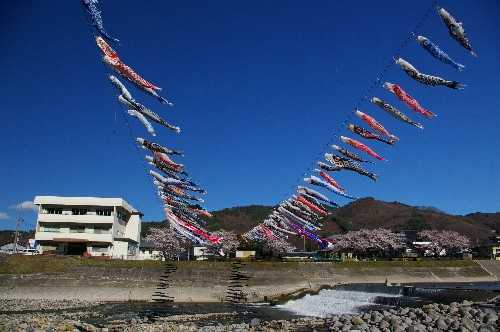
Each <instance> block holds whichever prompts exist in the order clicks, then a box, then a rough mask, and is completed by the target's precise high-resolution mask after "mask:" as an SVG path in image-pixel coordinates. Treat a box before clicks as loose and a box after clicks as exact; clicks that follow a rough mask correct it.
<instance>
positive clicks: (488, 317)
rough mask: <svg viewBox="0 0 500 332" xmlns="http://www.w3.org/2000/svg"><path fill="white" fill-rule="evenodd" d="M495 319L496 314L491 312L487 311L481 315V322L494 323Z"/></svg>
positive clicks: (496, 317) (496, 318)
mask: <svg viewBox="0 0 500 332" xmlns="http://www.w3.org/2000/svg"><path fill="white" fill-rule="evenodd" d="M497 320H498V316H497V315H496V314H495V313H493V312H489V313H487V314H486V315H484V317H483V323H486V324H490V323H494V322H496V321H497Z"/></svg>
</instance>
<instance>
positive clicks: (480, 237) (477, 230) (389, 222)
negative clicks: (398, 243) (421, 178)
mask: <svg viewBox="0 0 500 332" xmlns="http://www.w3.org/2000/svg"><path fill="white" fill-rule="evenodd" d="M330 220H331V223H327V225H326V227H325V230H326V231H328V230H331V231H337V227H338V228H340V230H341V231H347V230H351V229H352V230H356V229H360V228H368V229H371V228H378V227H384V228H390V229H392V230H410V229H411V230H422V229H436V230H452V231H456V232H459V233H462V234H465V235H467V236H469V237H470V238H471V239H472V240H473V241H479V242H483V241H484V240H486V239H488V238H489V237H490V236H491V235H492V234H494V232H495V230H496V231H499V230H500V213H496V214H478V213H476V214H472V215H466V216H455V215H450V214H447V213H445V212H442V211H440V210H438V209H436V208H421V207H414V206H410V205H406V204H402V203H399V202H383V201H379V200H375V199H373V198H362V199H359V200H357V201H354V202H352V203H350V204H347V205H345V206H343V207H341V208H339V209H337V210H335V211H334V213H333V215H332V216H331V218H330ZM332 224H333V225H332Z"/></svg>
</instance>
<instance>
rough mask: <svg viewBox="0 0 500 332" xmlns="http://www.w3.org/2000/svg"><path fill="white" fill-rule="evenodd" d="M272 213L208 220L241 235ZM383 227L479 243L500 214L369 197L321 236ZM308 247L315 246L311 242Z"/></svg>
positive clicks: (248, 209) (233, 212)
mask: <svg viewBox="0 0 500 332" xmlns="http://www.w3.org/2000/svg"><path fill="white" fill-rule="evenodd" d="M271 210H272V207H270V206H261V205H251V206H243V207H233V208H228V209H223V210H219V211H214V212H212V214H213V215H214V217H213V218H212V219H210V220H209V221H208V224H207V228H208V229H209V230H211V231H214V230H218V229H225V230H228V231H235V232H236V233H239V234H241V233H244V232H246V231H248V230H249V229H251V228H252V227H254V226H255V225H257V224H258V223H260V222H261V221H262V220H263V219H264V218H265V217H266V216H267V215H268V214H269V213H270V212H271ZM148 227H149V226H148V223H143V231H145V230H146V229H147V228H148ZM379 227H383V228H389V229H392V230H394V231H400V230H423V229H436V230H453V231H457V232H459V233H462V234H465V235H467V236H468V237H470V238H471V240H472V241H473V243H475V244H478V243H484V241H485V240H487V239H488V238H489V237H490V236H491V235H493V234H495V231H496V232H498V233H499V234H500V212H498V213H479V212H477V213H472V214H468V215H465V216H455V215H450V214H447V213H445V212H443V211H441V210H439V209H437V208H434V207H422V206H411V205H407V204H403V203H399V202H384V201H379V200H376V199H373V198H370V197H368V198H361V199H358V200H356V201H353V202H351V203H349V204H347V205H344V206H342V207H340V208H338V209H335V210H332V215H331V216H329V217H328V218H327V219H326V220H325V223H324V227H323V230H322V231H321V232H320V234H321V235H322V236H329V235H333V234H338V233H342V232H346V231H349V230H358V229H361V228H368V229H373V228H379ZM144 233H145V232H144ZM295 242H297V243H295ZM294 244H295V245H296V246H297V247H299V248H302V246H303V243H302V240H301V239H297V240H294ZM306 247H314V246H313V245H312V244H311V243H308V242H307V243H306Z"/></svg>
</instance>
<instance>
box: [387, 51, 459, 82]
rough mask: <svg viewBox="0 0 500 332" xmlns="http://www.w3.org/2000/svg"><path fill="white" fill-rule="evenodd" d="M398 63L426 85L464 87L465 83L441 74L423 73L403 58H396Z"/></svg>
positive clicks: (408, 73)
mask: <svg viewBox="0 0 500 332" xmlns="http://www.w3.org/2000/svg"><path fill="white" fill-rule="evenodd" d="M396 63H397V64H398V65H399V66H400V67H401V69H403V70H404V72H405V73H406V74H407V75H408V76H410V77H411V78H413V79H414V80H415V81H417V82H420V83H422V84H425V85H431V86H437V85H443V86H446V87H448V88H450V89H463V88H464V86H465V85H463V84H462V83H460V82H457V81H449V80H446V79H444V78H442V77H439V76H432V75H427V74H422V73H421V72H419V71H418V70H417V68H415V67H413V66H412V64H410V63H409V62H408V61H406V60H405V59H403V58H398V59H396Z"/></svg>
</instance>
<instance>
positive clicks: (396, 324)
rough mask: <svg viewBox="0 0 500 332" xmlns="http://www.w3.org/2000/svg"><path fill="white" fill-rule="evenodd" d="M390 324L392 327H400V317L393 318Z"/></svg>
mask: <svg viewBox="0 0 500 332" xmlns="http://www.w3.org/2000/svg"><path fill="white" fill-rule="evenodd" d="M389 324H391V326H392V327H395V326H398V325H400V324H401V319H399V317H392V318H391V319H390V320H389Z"/></svg>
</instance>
